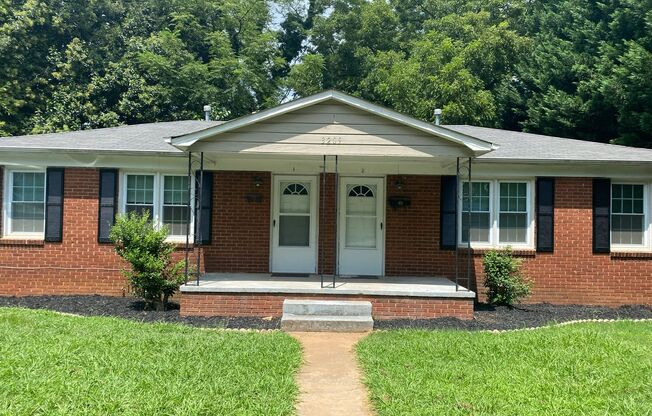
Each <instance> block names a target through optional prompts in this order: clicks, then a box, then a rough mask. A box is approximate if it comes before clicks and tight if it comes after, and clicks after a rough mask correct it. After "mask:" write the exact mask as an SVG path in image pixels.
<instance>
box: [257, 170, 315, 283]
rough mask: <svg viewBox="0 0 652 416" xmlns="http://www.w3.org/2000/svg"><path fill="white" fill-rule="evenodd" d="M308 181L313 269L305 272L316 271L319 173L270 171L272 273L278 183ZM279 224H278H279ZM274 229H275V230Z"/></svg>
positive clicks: (270, 261)
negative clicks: (309, 188)
mask: <svg viewBox="0 0 652 416" xmlns="http://www.w3.org/2000/svg"><path fill="white" fill-rule="evenodd" d="M293 180H295V181H304V182H306V181H308V182H310V187H311V190H310V210H311V215H310V234H311V235H310V237H311V238H309V246H308V247H309V248H312V250H313V252H314V258H315V262H314V265H313V266H314V267H313V271H310V272H307V273H309V274H315V273H317V265H318V264H319V195H320V189H319V186H320V184H319V175H311V174H285V173H272V184H271V186H270V192H271V195H270V196H271V198H270V209H269V272H270V273H274V270H273V266H274V247H275V241H274V237H275V231H276V230H277V229H278V228H277V227H275V226H274V221H275V219H276V217H277V216H278V215H279V214H280V213H279V212H278V211H277V210H278V209H280V205H279V204H280V197H281V195H280V194H279V192H280V190H279V189H278V185H279V184H280V182H281V181H293ZM279 225H280V224H279ZM275 229H276V230H275Z"/></svg>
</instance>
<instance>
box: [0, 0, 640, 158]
mask: <svg viewBox="0 0 652 416" xmlns="http://www.w3.org/2000/svg"><path fill="white" fill-rule="evenodd" d="M651 26H652V0H559V1H554V2H553V1H546V0H509V1H507V0H467V1H462V0H278V1H276V2H270V1H265V0H71V1H66V2H60V1H56V0H0V54H1V56H2V57H3V59H2V60H0V134H23V133H35V132H48V131H59V130H69V129H84V128H93V127H103V126H113V125H117V124H125V123H128V124H130V123H140V122H151V121H159V120H176V119H187V118H199V117H200V116H201V111H200V110H201V107H202V106H203V105H204V104H211V105H212V107H213V112H214V114H213V116H214V117H216V118H221V119H230V118H234V117H237V116H240V115H243V114H248V113H250V112H252V111H257V110H260V109H262V108H266V107H269V106H272V105H276V104H278V103H279V102H280V101H282V100H284V99H288V98H292V97H294V96H305V95H309V94H312V93H314V92H317V91H320V90H321V89H324V88H336V89H340V90H343V91H345V92H348V93H350V94H354V95H356V96H360V97H362V98H365V99H369V100H372V101H374V102H377V103H379V104H383V105H387V106H390V107H392V108H394V109H396V110H398V111H402V112H405V113H407V114H410V115H413V116H416V117H419V118H422V119H427V120H432V119H433V109H434V108H435V107H439V108H443V109H444V114H443V121H444V122H445V123H449V124H453V123H467V124H477V125H483V126H490V127H499V128H506V129H512V130H525V131H530V132H536V133H542V134H551V135H559V136H566V137H574V138H580V139H586V140H595V141H602V142H607V141H613V142H615V143H621V144H629V145H635V146H645V147H652V128H651V127H652V73H651V71H652V30H651V29H652V27H651Z"/></svg>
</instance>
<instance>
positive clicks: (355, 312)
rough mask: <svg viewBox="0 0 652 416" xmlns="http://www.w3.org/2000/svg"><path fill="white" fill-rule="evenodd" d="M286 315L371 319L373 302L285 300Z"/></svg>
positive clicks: (284, 312)
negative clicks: (367, 317) (361, 317)
mask: <svg viewBox="0 0 652 416" xmlns="http://www.w3.org/2000/svg"><path fill="white" fill-rule="evenodd" d="M285 314H289V315H306V316H363V317H366V316H369V317H371V302H364V301H351V300H301V299H285V300H284V301H283V315H285Z"/></svg>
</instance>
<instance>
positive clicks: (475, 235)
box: [462, 213, 490, 243]
mask: <svg viewBox="0 0 652 416" xmlns="http://www.w3.org/2000/svg"><path fill="white" fill-rule="evenodd" d="M470 221H471V227H470V233H471V242H478V243H488V242H489V228H490V227H489V213H471V215H470ZM468 235H469V215H468V214H466V213H462V242H468V241H469V239H468Z"/></svg>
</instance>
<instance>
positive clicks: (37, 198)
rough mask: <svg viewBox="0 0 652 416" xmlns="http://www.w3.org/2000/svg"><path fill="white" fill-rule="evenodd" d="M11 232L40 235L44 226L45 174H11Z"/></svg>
mask: <svg viewBox="0 0 652 416" xmlns="http://www.w3.org/2000/svg"><path fill="white" fill-rule="evenodd" d="M10 221H11V231H12V232H19V233H42V232H43V231H44V226H45V223H44V222H45V173H43V172H13V173H12V189H11V216H10Z"/></svg>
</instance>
